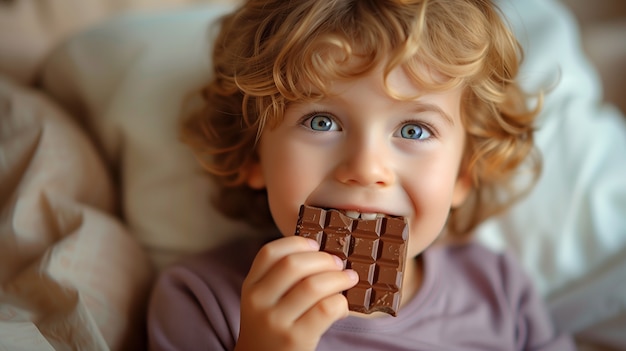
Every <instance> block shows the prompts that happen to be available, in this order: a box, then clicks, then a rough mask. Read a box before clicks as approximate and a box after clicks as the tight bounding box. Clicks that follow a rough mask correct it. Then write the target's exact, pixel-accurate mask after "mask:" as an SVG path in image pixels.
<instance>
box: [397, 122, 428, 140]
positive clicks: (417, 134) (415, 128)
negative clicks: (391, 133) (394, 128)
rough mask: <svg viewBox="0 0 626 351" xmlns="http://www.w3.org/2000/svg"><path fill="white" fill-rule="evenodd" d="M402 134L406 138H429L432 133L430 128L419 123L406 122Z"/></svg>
mask: <svg viewBox="0 0 626 351" xmlns="http://www.w3.org/2000/svg"><path fill="white" fill-rule="evenodd" d="M400 135H401V136H402V137H403V138H405V139H417V140H423V139H428V138H429V137H430V136H431V135H430V132H429V131H428V130H426V129H425V128H423V127H421V126H419V125H417V124H405V125H404V126H402V129H400Z"/></svg>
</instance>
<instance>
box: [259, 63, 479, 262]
mask: <svg viewBox="0 0 626 351" xmlns="http://www.w3.org/2000/svg"><path fill="white" fill-rule="evenodd" d="M388 84H389V87H390V88H391V89H392V90H393V91H396V92H399V93H401V94H403V95H410V96H414V95H416V94H417V93H419V94H421V96H420V97H419V98H417V99H415V100H411V101H406V100H397V99H394V98H392V97H390V96H389V95H388V94H387V93H386V91H385V90H384V85H383V79H382V74H381V70H374V71H373V72H372V73H370V74H369V75H367V76H364V77H362V78H358V79H356V80H351V81H345V82H336V83H335V84H334V85H333V89H332V91H333V93H334V94H333V96H330V97H327V98H324V99H323V100H321V101H319V102H315V103H302V104H293V105H290V106H289V107H288V108H287V110H286V112H285V117H284V120H283V122H282V123H281V124H280V125H278V126H277V127H276V128H274V129H270V128H266V129H265V130H264V131H263V133H262V136H261V140H260V145H259V157H260V162H259V164H258V165H256V166H255V167H253V169H252V172H251V175H250V177H249V179H248V184H249V185H250V186H252V187H253V188H263V187H266V188H267V193H268V199H269V205H270V209H271V212H272V216H273V218H274V220H275V222H276V224H277V225H278V228H279V230H280V231H281V233H282V234H283V235H285V236H288V235H293V233H294V231H295V226H296V223H297V219H298V210H299V208H300V205H301V204H307V205H312V206H318V207H324V208H335V209H340V210H346V211H347V210H349V211H358V212H361V213H384V214H390V215H397V216H404V217H406V218H407V219H408V223H409V229H410V240H409V252H408V253H409V257H413V256H415V255H417V254H419V253H420V252H422V251H423V250H424V249H425V248H426V247H427V246H428V245H429V244H431V243H432V242H433V241H434V240H435V239H436V238H437V236H438V235H439V233H440V232H441V230H442V228H443V226H444V224H445V221H446V218H447V216H448V213H449V210H450V208H451V207H452V206H457V205H460V204H461V203H462V202H463V200H464V199H465V197H466V195H467V193H468V191H469V187H468V185H467V184H468V182H466V181H465V180H463V179H461V178H459V176H458V175H459V165H460V163H461V156H462V154H463V145H464V135H465V132H464V128H463V125H462V123H461V117H460V102H461V89H460V88H458V89H454V90H450V91H446V92H440V93H429V92H427V91H422V90H420V89H419V88H418V87H417V86H415V85H414V84H413V83H412V82H411V81H410V80H409V79H408V77H407V76H406V74H405V73H404V71H403V70H402V69H401V68H398V69H395V70H394V71H392V73H391V74H390V75H389V78H388Z"/></svg>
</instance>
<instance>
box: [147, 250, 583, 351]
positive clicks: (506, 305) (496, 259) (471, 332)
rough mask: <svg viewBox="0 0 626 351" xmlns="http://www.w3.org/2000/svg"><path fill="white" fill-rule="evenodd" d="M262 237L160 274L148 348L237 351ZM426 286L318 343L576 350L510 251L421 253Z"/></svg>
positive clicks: (341, 325)
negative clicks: (244, 299) (245, 293)
mask: <svg viewBox="0 0 626 351" xmlns="http://www.w3.org/2000/svg"><path fill="white" fill-rule="evenodd" d="M262 244H263V243H262V242H261V241H255V240H254V239H252V240H251V239H247V241H238V242H237V243H235V244H233V243H231V244H228V245H226V246H224V247H221V248H219V249H217V250H213V251H210V252H206V253H204V254H202V255H200V256H196V257H193V258H191V259H190V260H187V261H185V262H182V263H180V264H178V265H176V266H172V267H170V268H168V269H167V270H166V271H164V272H163V273H162V274H161V276H160V278H159V279H158V281H157V284H156V286H155V288H154V291H153V294H152V297H151V301H150V306H149V313H148V336H149V343H150V349H151V350H232V349H233V348H234V347H235V343H236V340H237V336H238V334H239V320H240V316H239V312H240V310H239V308H240V297H241V285H242V282H243V279H244V278H245V276H246V274H247V272H248V269H249V268H250V265H251V263H252V260H253V259H254V256H255V255H256V253H257V251H258V250H259V248H260V247H261V245H262ZM422 255H423V260H424V280H423V283H422V286H421V289H420V291H419V292H418V293H417V294H416V296H415V297H413V299H412V300H410V301H409V302H407V303H406V304H405V305H404V306H403V308H402V309H400V311H399V312H398V316H397V317H390V316H389V317H388V316H384V317H380V318H370V319H365V318H359V317H355V316H350V317H347V318H346V319H343V320H340V321H338V322H336V323H335V324H333V325H332V326H331V328H330V329H329V330H328V331H327V332H326V333H325V334H324V335H323V337H322V339H321V341H320V343H319V346H318V350H332V351H336V350H350V349H354V350H428V351H437V350H446V351H448V350H481V351H486V350H498V351H503V350H559V351H565V350H575V347H574V345H573V342H572V340H571V339H570V337H569V336H566V335H559V334H557V332H556V331H555V329H554V326H553V324H552V321H551V319H550V317H549V316H548V314H547V310H546V307H545V306H544V304H543V301H542V300H541V298H540V296H539V295H538V294H537V293H536V292H535V291H534V290H533V288H532V284H531V282H530V280H529V279H528V277H527V276H526V275H525V274H524V273H523V272H522V270H521V268H520V267H519V266H518V264H517V263H516V262H515V260H513V259H512V257H511V256H509V255H508V254H496V253H493V252H491V251H489V250H488V249H486V248H485V247H483V246H481V245H479V244H476V243H472V244H467V245H463V246H456V247H445V246H436V247H431V248H429V249H427V250H426V251H425V252H424V253H423V254H422Z"/></svg>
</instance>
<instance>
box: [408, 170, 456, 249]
mask: <svg viewBox="0 0 626 351" xmlns="http://www.w3.org/2000/svg"><path fill="white" fill-rule="evenodd" d="M441 159H442V158H439V160H441ZM421 164H422V165H423V167H421V169H420V170H419V171H415V173H414V176H413V177H411V178H410V180H408V181H407V185H406V186H405V188H406V189H407V193H408V194H409V197H410V199H411V202H412V205H413V207H414V210H415V214H414V217H413V218H412V219H411V222H410V224H409V225H410V233H411V234H410V235H411V242H410V254H411V256H414V255H417V254H418V253H420V252H421V251H422V250H424V249H425V248H426V247H427V246H428V245H430V244H431V243H432V242H433V241H434V240H435V239H436V238H437V237H438V236H439V234H440V233H441V231H442V229H443V227H444V225H445V223H446V220H447V218H448V215H449V212H450V208H451V205H452V197H453V190H454V185H455V183H456V179H457V166H456V164H455V163H452V162H441V161H439V162H437V161H436V160H432V161H428V162H423V163H421Z"/></svg>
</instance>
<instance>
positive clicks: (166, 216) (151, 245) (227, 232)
mask: <svg viewBox="0 0 626 351" xmlns="http://www.w3.org/2000/svg"><path fill="white" fill-rule="evenodd" d="M230 9H231V7H228V6H224V5H209V6H193V7H190V8H185V9H184V10H177V11H170V12H167V13H165V12H154V13H135V14H128V15H126V16H123V17H120V18H117V19H115V20H112V21H110V22H107V23H106V24H104V25H102V26H99V27H98V28H95V29H93V30H91V31H88V32H84V33H82V34H79V35H77V36H76V37H73V38H72V39H71V40H69V41H68V42H67V43H66V44H65V45H64V46H62V47H61V48H60V49H59V50H57V51H56V52H55V53H54V54H53V55H52V56H51V57H50V59H49V60H48V62H47V63H46V65H45V68H44V85H45V86H46V89H47V91H49V92H50V93H51V94H52V95H55V96H56V97H57V98H58V99H59V100H60V101H62V102H63V103H64V104H65V105H66V106H68V108H70V109H71V110H72V112H73V114H74V115H75V116H77V118H79V119H80V120H81V122H82V123H83V124H86V126H87V128H88V129H89V130H90V131H91V132H92V133H93V135H94V136H95V138H96V139H97V141H98V143H99V144H100V145H101V146H102V148H103V152H104V156H105V159H106V160H107V161H108V162H109V164H110V165H111V166H112V167H113V169H114V170H116V171H117V174H118V177H119V182H120V186H121V191H122V208H123V214H122V215H123V217H124V218H125V220H126V221H127V223H128V225H129V227H130V230H131V231H132V232H133V233H134V234H135V235H136V236H137V238H138V239H139V240H140V242H141V243H142V244H143V245H144V246H145V247H146V248H147V250H148V252H149V254H150V255H151V257H152V258H153V261H154V263H155V264H156V265H157V267H158V268H161V267H163V266H165V265H167V264H169V263H170V262H171V261H173V260H176V259H177V258H178V257H180V256H182V255H185V254H189V253H192V252H197V251H199V250H202V249H205V248H207V247H210V246H213V245H215V244H216V243H217V242H220V241H222V240H224V239H226V238H227V237H231V236H234V235H242V234H245V233H247V232H250V229H249V228H248V227H247V226H245V225H243V224H241V223H234V222H232V221H229V220H227V219H225V218H224V217H222V216H221V215H220V214H218V213H217V212H216V211H215V210H213V208H212V207H211V205H210V195H211V189H212V184H211V183H209V182H208V181H207V178H206V176H205V175H204V174H203V172H201V170H200V167H199V166H198V165H197V163H196V161H195V159H194V157H193V155H192V153H191V151H190V150H189V149H188V148H187V147H186V146H185V145H183V144H182V143H180V142H179V141H178V118H179V115H180V109H181V106H182V100H183V98H184V96H185V95H186V94H188V93H189V92H190V91H191V90H192V89H195V88H197V87H200V86H202V84H203V83H204V82H206V81H207V79H208V78H207V75H208V72H209V65H210V62H209V58H208V56H209V51H210V49H209V48H210V45H211V43H210V37H209V33H208V27H207V24H208V23H209V22H210V21H213V20H214V19H215V18H216V17H218V16H219V15H221V14H223V13H225V12H226V11H228V10H230Z"/></svg>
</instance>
